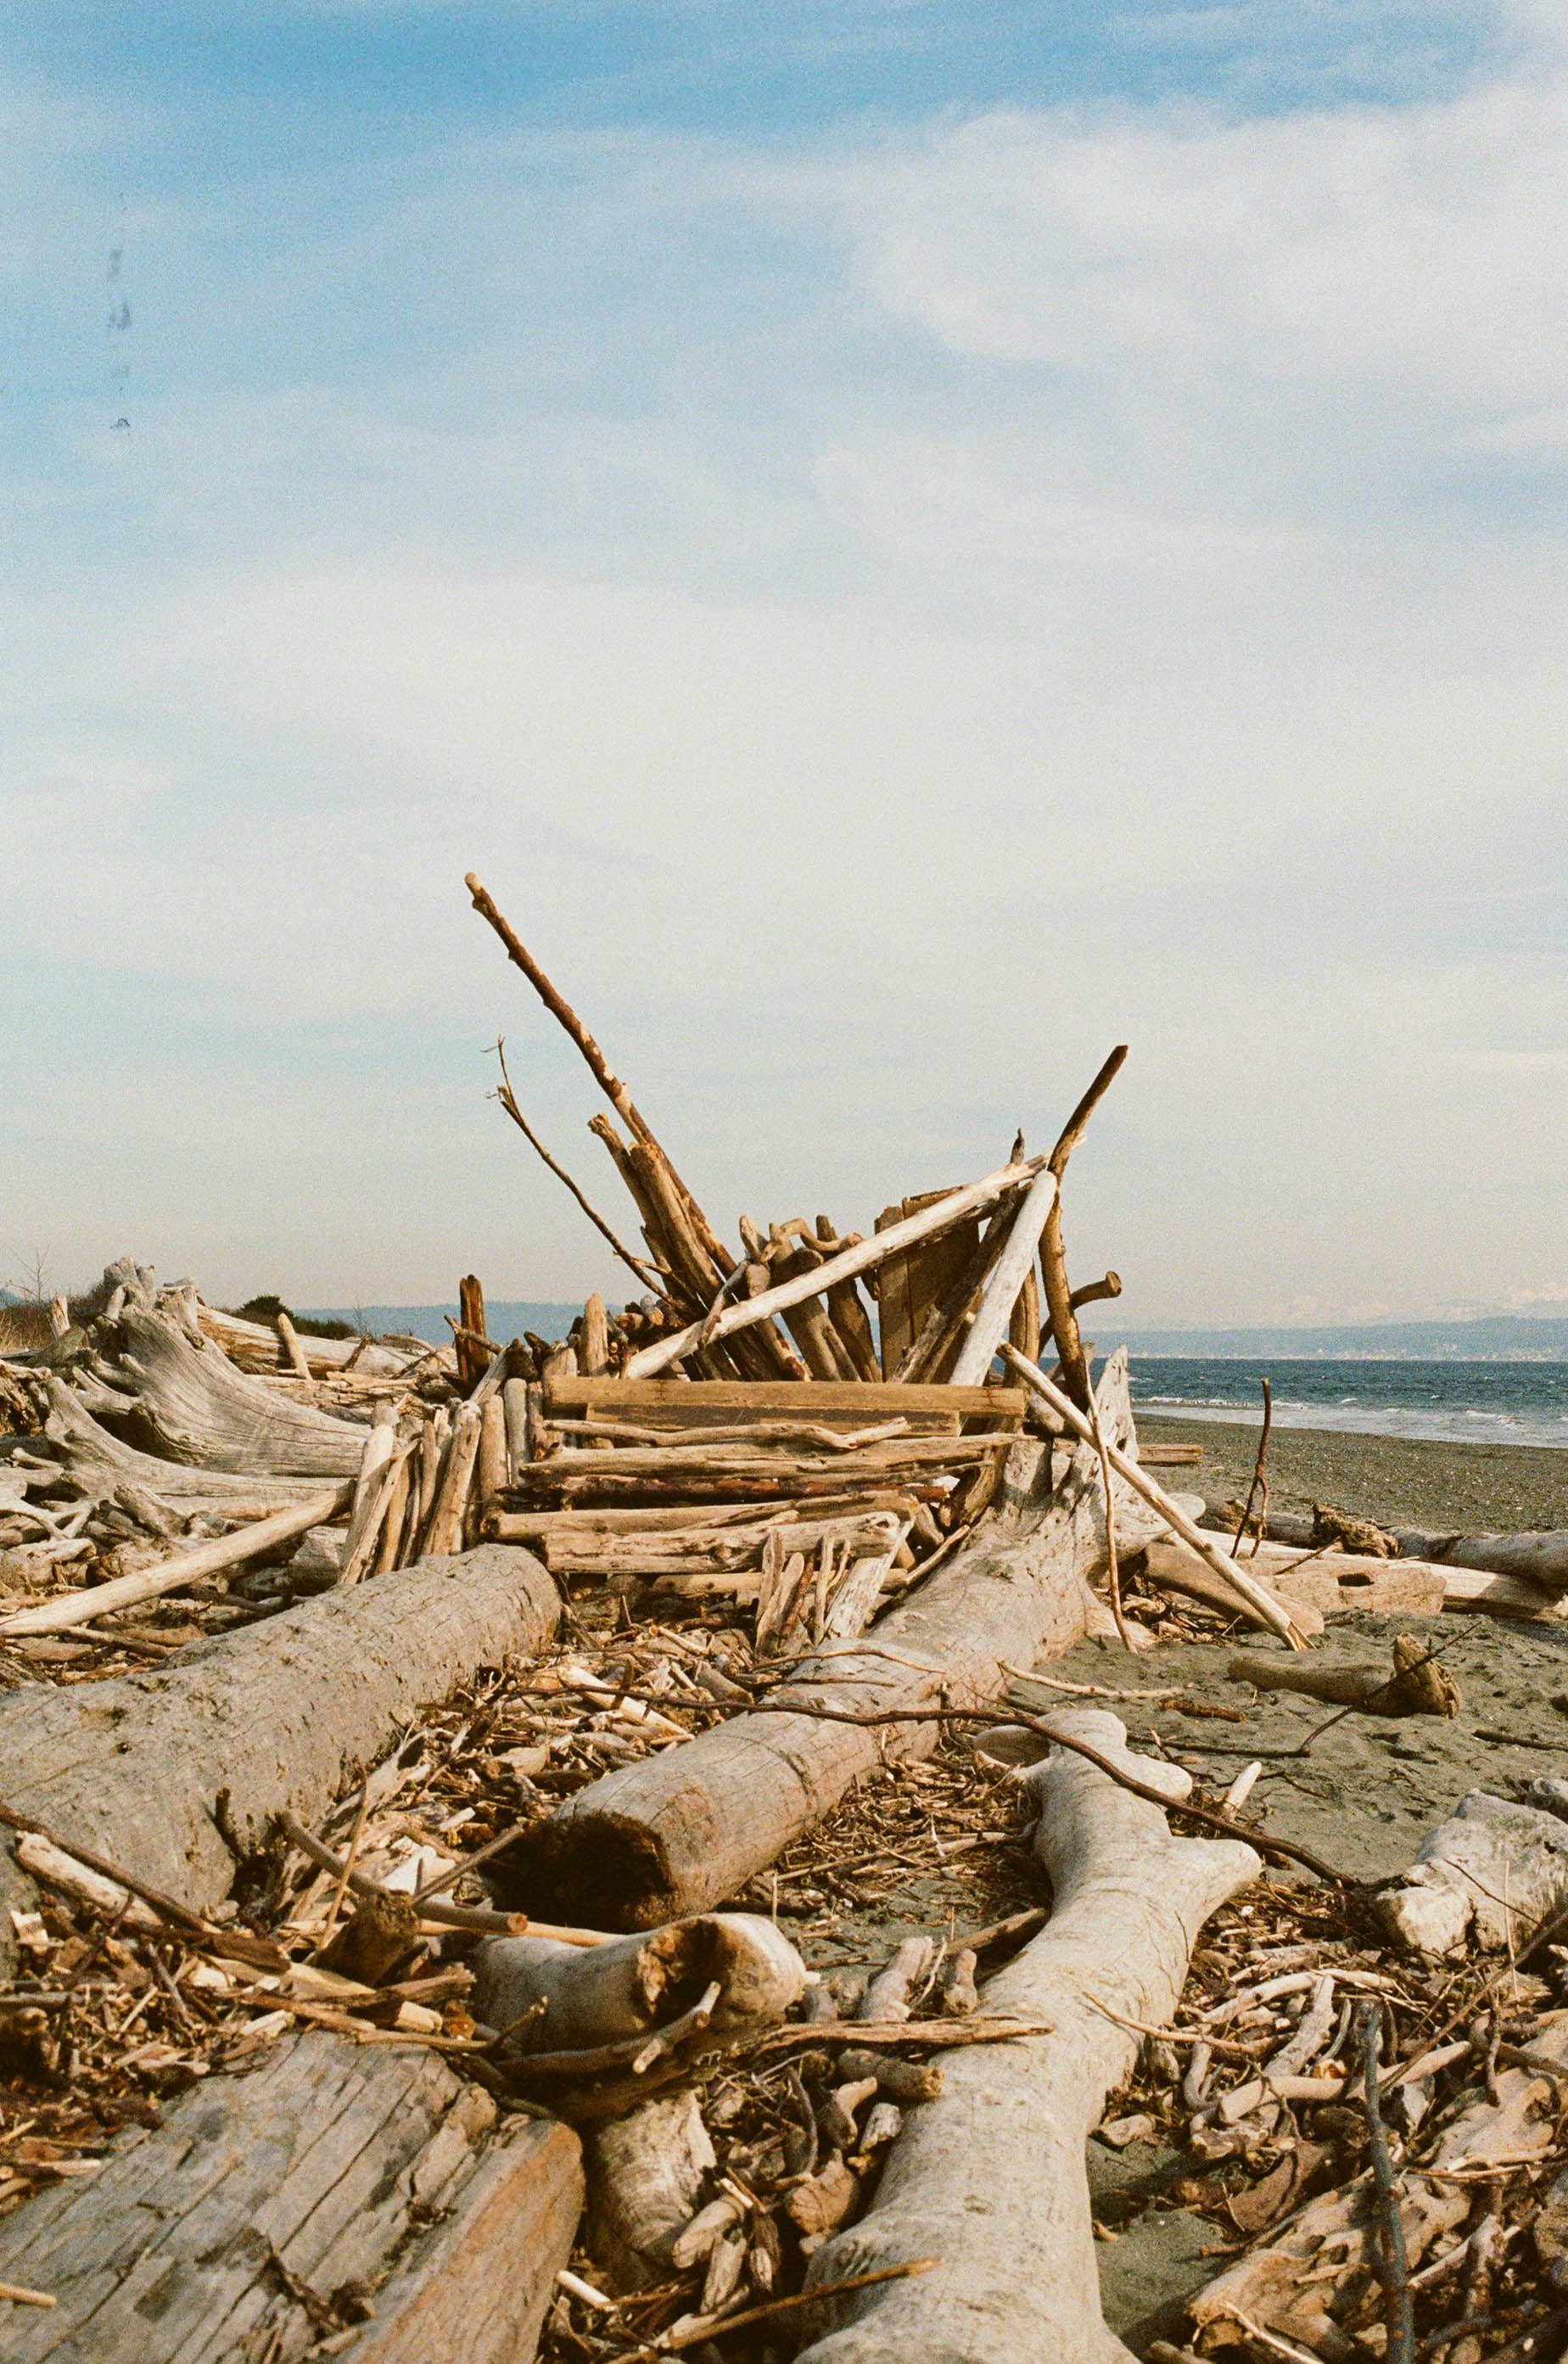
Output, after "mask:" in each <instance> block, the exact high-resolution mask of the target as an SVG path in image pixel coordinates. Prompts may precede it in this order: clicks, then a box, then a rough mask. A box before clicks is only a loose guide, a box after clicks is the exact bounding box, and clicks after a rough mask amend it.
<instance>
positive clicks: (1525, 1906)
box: [1377, 1784, 1568, 1954]
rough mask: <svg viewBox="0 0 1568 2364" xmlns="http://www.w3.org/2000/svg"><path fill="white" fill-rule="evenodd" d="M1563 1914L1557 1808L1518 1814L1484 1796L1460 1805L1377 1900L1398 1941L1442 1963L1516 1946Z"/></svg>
mask: <svg viewBox="0 0 1568 2364" xmlns="http://www.w3.org/2000/svg"><path fill="white" fill-rule="evenodd" d="M1552 1787H1553V1788H1554V1789H1555V1788H1556V1787H1557V1785H1555V1784H1553V1785H1552ZM1535 1789H1536V1790H1537V1791H1538V1792H1541V1791H1542V1790H1543V1785H1541V1784H1536V1785H1535ZM1544 1794H1545V1796H1547V1797H1550V1796H1551V1792H1550V1791H1545V1792H1544ZM1564 1905H1568V1821H1564V1820H1563V1819H1562V1814H1561V1811H1560V1808H1559V1806H1558V1802H1557V1801H1556V1800H1555V1799H1553V1800H1552V1801H1551V1804H1550V1805H1548V1806H1545V1807H1544V1808H1543V1806H1542V1805H1541V1804H1529V1805H1519V1804H1516V1803H1515V1802H1514V1801H1513V1800H1512V1799H1508V1798H1494V1797H1491V1796H1489V1795H1488V1794H1487V1792H1486V1791H1485V1790H1470V1791H1469V1792H1468V1793H1467V1795H1466V1796H1464V1797H1462V1799H1461V1800H1460V1801H1459V1803H1458V1805H1457V1806H1456V1807H1455V1808H1454V1810H1453V1812H1452V1813H1451V1815H1450V1816H1449V1818H1448V1820H1447V1821H1446V1822H1442V1823H1439V1824H1438V1826H1437V1828H1436V1830H1434V1831H1429V1833H1428V1834H1427V1836H1426V1837H1425V1838H1424V1839H1423V1840H1422V1842H1421V1845H1420V1847H1419V1849H1418V1852H1417V1855H1416V1859H1415V1861H1414V1862H1413V1863H1412V1864H1411V1865H1410V1866H1409V1867H1408V1868H1407V1870H1405V1871H1404V1872H1402V1873H1401V1874H1400V1876H1399V1878H1398V1879H1396V1880H1393V1881H1391V1882H1390V1883H1389V1885H1388V1886H1387V1887H1386V1888H1385V1889H1383V1890H1380V1891H1379V1894H1378V1898H1377V1912H1378V1917H1379V1918H1380V1920H1381V1921H1382V1922H1383V1924H1384V1925H1385V1928H1387V1929H1388V1930H1389V1931H1390V1933H1391V1934H1392V1935H1394V1936H1396V1937H1397V1938H1398V1939H1400V1940H1401V1942H1402V1943H1404V1944H1405V1945H1407V1946H1413V1947H1414V1948H1415V1949H1416V1950H1417V1951H1418V1952H1419V1953H1423V1954H1456V1953H1459V1952H1461V1951H1462V1950H1463V1949H1464V1948H1465V1947H1467V1946H1482V1947H1496V1946H1516V1945H1520V1944H1522V1943H1523V1942H1524V1939H1525V1937H1526V1935H1528V1933H1529V1931H1530V1930H1531V1929H1533V1928H1534V1927H1535V1926H1536V1925H1537V1924H1539V1923H1540V1922H1542V1921H1544V1920H1546V1919H1549V1918H1550V1917H1551V1915H1552V1914H1553V1913H1555V1912H1561V1911H1562V1908H1563V1906H1564Z"/></svg>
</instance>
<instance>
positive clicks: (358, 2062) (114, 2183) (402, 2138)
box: [0, 2033, 583, 2364]
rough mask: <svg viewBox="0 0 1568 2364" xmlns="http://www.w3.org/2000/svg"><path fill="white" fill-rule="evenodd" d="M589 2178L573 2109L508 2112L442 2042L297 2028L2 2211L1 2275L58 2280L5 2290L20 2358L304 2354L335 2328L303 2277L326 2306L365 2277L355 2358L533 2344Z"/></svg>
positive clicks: (458, 2353) (492, 2354) (473, 2359)
mask: <svg viewBox="0 0 1568 2364" xmlns="http://www.w3.org/2000/svg"><path fill="white" fill-rule="evenodd" d="M582 2196H583V2174H582V2168H581V2164H580V2153H579V2147H578V2143H577V2137H576V2136H575V2135H573V2134H572V2133H571V2132H570V2131H569V2129H568V2128H567V2127H565V2126H563V2125H559V2124H552V2123H549V2122H544V2121H540V2120H537V2119H528V2118H524V2119H518V2118H510V2119H507V2120H506V2121H505V2122H501V2121H500V2120H499V2118H498V2114H497V2112H496V2109H495V2103H494V2102H492V2101H491V2100H490V2098H489V2096H488V2095H487V2094H486V2093H484V2092H482V2091H480V2090H479V2088H478V2087H477V2086H473V2085H464V2084H462V2082H461V2081H460V2080H459V2079H458V2078H457V2077H456V2076H455V2075H454V2074H453V2072H452V2070H451V2069H449V2068H448V2067H447V2065H446V2063H445V2062H444V2061H443V2060H442V2059H441V2058H440V2057H439V2055H437V2054H435V2053H432V2052H429V2051H426V2050H420V2049H416V2048H414V2047H408V2048H406V2049H405V2048H403V2047H400V2046H360V2045H356V2044H354V2043H353V2042H351V2041H350V2039H348V2038H345V2037H341V2036H336V2035H322V2034H319V2033H313V2034H310V2035H285V2036H283V2037H281V2038H279V2039H278V2041H277V2042H276V2043H275V2045H274V2046H272V2050H271V2052H270V2054H269V2055H268V2057H267V2058H266V2059H265V2062H264V2064H263V2065H262V2066H261V2067H259V2068H257V2069H253V2070H252V2071H251V2073H250V2075H248V2076H240V2077H232V2076H231V2077H215V2078H212V2079H209V2080H207V2081H206V2082H205V2083H203V2084H201V2085H199V2086H197V2087H196V2088H195V2090H194V2091H191V2092H189V2093H186V2094H183V2095H182V2096H181V2098H180V2099H179V2101H178V2102H175V2103H174V2104H173V2105H172V2107H171V2108H170V2110H169V2112H168V2115H167V2117H166V2119H165V2121H164V2124H162V2126H161V2127H160V2128H158V2129H157V2130H156V2131H155V2132H148V2131H146V2130H145V2129H142V2128H136V2129H134V2130H131V2131H128V2133H126V2134H125V2135H121V2136H120V2137H118V2139H117V2141H116V2142H115V2143H114V2144H113V2145H112V2146H111V2148H110V2152H109V2156H108V2158H107V2159H106V2162H105V2164H104V2166H103V2168H102V2169H100V2171H99V2172H98V2174H96V2175H95V2177H93V2179H92V2180H91V2181H74V2180H72V2181H71V2182H65V2183H61V2184H59V2185H57V2186H56V2187H54V2188H53V2189H52V2190H50V2191H44V2192H41V2193H40V2194H39V2196H38V2197H37V2198H35V2199H33V2200H31V2201H29V2202H28V2203H27V2204H26V2206H24V2207H23V2208H21V2209H19V2210H17V2212H16V2213H14V2214H12V2215H10V2216H8V2217H7V2218H6V2221H5V2223H4V2224H3V2225H0V2281H11V2282H18V2283H22V2284H25V2285H27V2286H28V2287H31V2288H34V2289H39V2290H43V2291H47V2292H49V2294H50V2296H51V2297H52V2298H53V2299H54V2300H55V2301H56V2304H55V2305H54V2306H53V2307H52V2308H50V2309H49V2310H47V2311H46V2310H44V2309H42V2308H39V2309H36V2310H35V2309H34V2308H31V2307H26V2308H23V2307H9V2308H7V2309H6V2358H7V2364H45V2359H46V2358H47V2359H49V2364H89V2359H90V2364H174V2359H175V2358H181V2359H184V2358H196V2357H200V2358H202V2359H203V2364H252V2359H254V2358H259V2357H261V2356H263V2355H264V2356H266V2357H267V2358H270V2359H272V2364H293V2359H294V2358H299V2357H303V2356H305V2355H306V2354H307V2353H309V2352H312V2351H315V2352H319V2351H318V2350H317V2341H318V2340H319V2339H320V2338H321V2336H322V2328H321V2325H320V2324H318V2323H317V2322H313V2320H312V2314H311V2311H310V2309H309V2308H308V2307H307V2304H306V2302H305V2301H304V2300H303V2299H302V2297H301V2296H300V2295H298V2294H297V2285H298V2284H303V2285H305V2286H306V2289H307V2290H308V2291H309V2292H310V2294H311V2298H312V2300H314V2301H315V2302H317V2304H318V2306H319V2308H320V2310H322V2312H323V2314H324V2318H325V2321H326V2322H327V2323H328V2325H329V2324H330V2322H331V2320H332V2319H333V2316H334V2314H336V2315H337V2316H338V2317H339V2320H341V2322H343V2323H344V2324H348V2323H351V2322H353V2321H355V2320H356V2319H361V2313H362V2298H368V2300H369V2304H370V2306H371V2307H372V2308H373V2314H372V2316H371V2320H370V2321H369V2322H368V2323H366V2324H365V2326H364V2328H363V2329H362V2330H361V2333H360V2335H359V2336H358V2338H357V2339H356V2340H355V2341H354V2343H353V2346H352V2349H351V2352H352V2354H353V2355H354V2356H355V2357H356V2358H360V2359H361V2364H364V2359H370V2364H430V2359H431V2358H438V2357H439V2358H443V2359H448V2358H450V2359H451V2364H525V2359H526V2358H528V2357H531V2356H532V2355H533V2353H534V2348H535V2341H536V2339H537V2337H538V2333H539V2324H540V2322H541V2321H542V2319H543V2316H544V2312H545V2308H546V2307H547V2305H548V2304H549V2303H550V2296H551V2293H552V2291H553V2288H554V2281H555V2274H556V2270H557V2269H558V2268H559V2267H561V2266H562V2265H564V2264H565V2262H566V2260H567V2258H568V2257H569V2256H570V2254H571V2249H572V2241H573V2233H574V2231H575V2228H576V2224H577V2218H578V2213H579V2211H580V2209H581V2206H582ZM274 2259H277V2260H279V2261H281V2264H282V2267H283V2269H284V2272H283V2273H280V2272H279V2271H278V2269H277V2267H276V2265H274V2263H273V2260H274ZM285 2276H286V2277H288V2278H289V2279H290V2280H295V2283H296V2291H295V2292H291V2291H290V2289H289V2288H288V2287H287V2283H286V2281H285ZM350 2291H351V2292H352V2295H351V2296H350ZM339 2293H341V2294H342V2297H341V2298H339ZM345 2301H347V2303H344V2302H345ZM335 2302H337V2303H336V2304H335Z"/></svg>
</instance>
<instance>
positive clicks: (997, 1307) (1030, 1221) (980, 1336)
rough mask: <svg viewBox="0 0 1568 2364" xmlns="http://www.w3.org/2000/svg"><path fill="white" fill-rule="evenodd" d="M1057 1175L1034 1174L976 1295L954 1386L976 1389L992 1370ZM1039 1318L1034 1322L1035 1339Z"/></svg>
mask: <svg viewBox="0 0 1568 2364" xmlns="http://www.w3.org/2000/svg"><path fill="white" fill-rule="evenodd" d="M1056 1192H1057V1181H1056V1176H1055V1175H1054V1174H1052V1173H1051V1170H1050V1168H1049V1167H1047V1169H1046V1171H1045V1172H1044V1173H1043V1174H1040V1175H1039V1176H1036V1178H1035V1180H1034V1182H1033V1183H1032V1184H1031V1185H1030V1187H1029V1194H1028V1196H1027V1197H1026V1198H1025V1199H1024V1202H1023V1205H1022V1206H1021V1207H1020V1208H1019V1209H1018V1213H1017V1214H1016V1215H1015V1216H1014V1217H1013V1221H1012V1225H1011V1228H1010V1229H1009V1231H1008V1232H1007V1241H1006V1246H1005V1247H1004V1248H1003V1250H1002V1253H1001V1254H1000V1255H999V1256H998V1257H997V1259H996V1266H995V1271H994V1272H993V1273H992V1275H991V1277H990V1279H989V1280H988V1281H987V1282H986V1284H985V1287H984V1291H983V1293H982V1295H981V1299H980V1304H979V1308H978V1310H977V1311H976V1313H975V1316H974V1320H973V1323H972V1325H971V1327H970V1331H969V1335H968V1336H967V1337H966V1338H965V1340H964V1342H963V1344H962V1346H961V1347H960V1348H959V1353H958V1360H957V1362H956V1363H955V1364H954V1365H953V1366H952V1384H953V1386H954V1387H961V1388H962V1387H979V1386H980V1384H981V1382H982V1381H983V1380H984V1377H985V1374H986V1372H987V1371H988V1370H989V1369H990V1368H991V1365H992V1362H993V1360H994V1359H995V1354H996V1350H997V1348H998V1347H999V1346H1000V1345H1001V1344H1002V1341H1003V1340H1004V1339H1005V1338H1006V1335H1007V1328H1008V1324H1009V1323H1010V1322H1011V1321H1012V1318H1013V1308H1014V1306H1015V1305H1016V1304H1017V1303H1018V1298H1019V1296H1020V1295H1021V1293H1022V1291H1023V1288H1024V1284H1025V1282H1026V1281H1027V1280H1028V1279H1029V1277H1030V1274H1031V1273H1032V1271H1033V1269H1034V1260H1035V1257H1036V1255H1037V1254H1038V1253H1039V1249H1040V1233H1041V1232H1043V1231H1044V1229H1045V1226H1046V1221H1047V1219H1048V1218H1049V1216H1050V1213H1051V1209H1052V1207H1053V1206H1054V1205H1055V1204H1056ZM1039 1328H1040V1321H1039V1314H1038V1311H1037V1314H1036V1319H1035V1330H1036V1334H1037V1336H1038V1333H1039Z"/></svg>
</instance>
